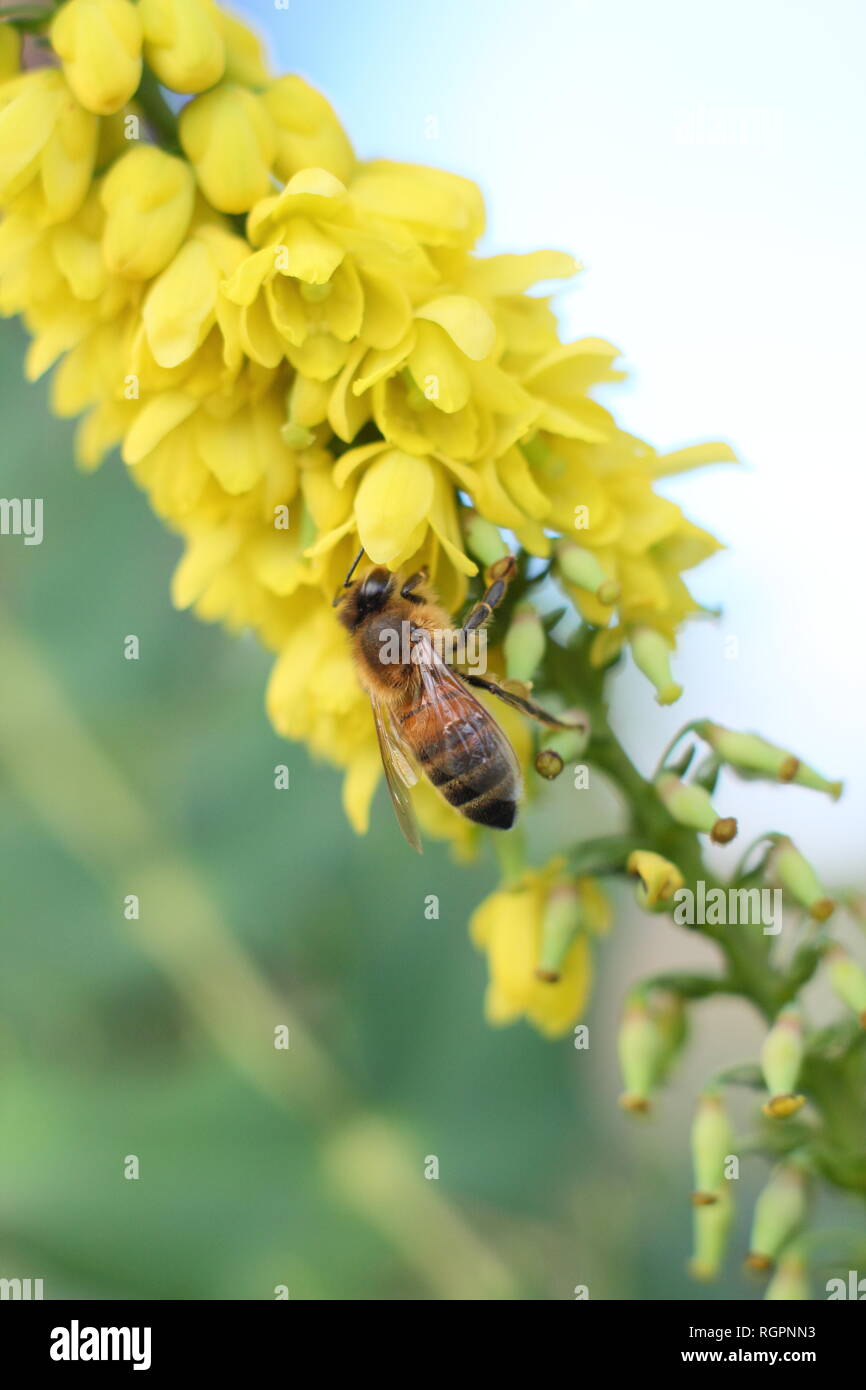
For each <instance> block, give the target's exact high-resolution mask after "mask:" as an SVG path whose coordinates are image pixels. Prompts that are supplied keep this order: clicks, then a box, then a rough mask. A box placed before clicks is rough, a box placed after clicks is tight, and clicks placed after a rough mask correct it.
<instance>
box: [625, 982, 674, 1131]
mask: <svg viewBox="0 0 866 1390" xmlns="http://www.w3.org/2000/svg"><path fill="white" fill-rule="evenodd" d="M685 1030H686V1020H685V1010H684V1008H683V1004H682V1000H681V999H680V998H679V996H678V995H675V994H672V993H670V992H667V991H666V992H664V993H663V994H662V993H659V994H657V995H655V996H653V997H652V998H647V997H645V996H644V995H643V994H640V993H638V994H634V995H632V997H631V999H630V1000H629V1001H628V1003H627V1005H626V1010H625V1015H624V1017H623V1021H622V1023H621V1025H620V1030H619V1038H618V1040H617V1047H618V1050H619V1064H620V1070H621V1071H622V1078H623V1083H624V1086H625V1090H624V1092H623V1094H622V1096H621V1097H620V1105H621V1106H622V1108H623V1110H630V1111H633V1112H636V1113H640V1114H643V1113H645V1112H646V1111H647V1110H649V1108H650V1097H651V1096H652V1094H653V1092H654V1091H655V1090H656V1089H657V1087H658V1086H659V1085H660V1083H661V1082H662V1081H663V1080H664V1078H665V1075H666V1074H667V1072H668V1071H669V1070H670V1067H671V1064H672V1062H673V1061H674V1058H675V1057H676V1055H677V1053H678V1052H679V1050H680V1047H681V1046H682V1043H683V1040H684V1038H685Z"/></svg>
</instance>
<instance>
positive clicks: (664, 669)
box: [629, 627, 683, 705]
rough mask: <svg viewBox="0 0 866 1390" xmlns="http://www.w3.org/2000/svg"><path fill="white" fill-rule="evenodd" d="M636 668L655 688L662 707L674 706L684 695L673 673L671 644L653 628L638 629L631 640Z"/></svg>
mask: <svg viewBox="0 0 866 1390" xmlns="http://www.w3.org/2000/svg"><path fill="white" fill-rule="evenodd" d="M629 645H630V646H631V652H632V656H633V657H634V663H635V666H637V668H638V670H639V671H641V672H642V673H643V674H644V675H645V676H646V678H647V680H648V681H650V682H651V684H652V685H654V686H655V691H656V700H657V702H658V703H659V704H660V705H672V704H674V703H675V701H677V700H678V699H679V698H680V696H681V695H682V693H683V688H682V686H681V685H677V683H676V681H675V680H674V678H673V673H672V671H671V644H670V642H668V641H667V639H666V638H664V637H662V635H661V633H660V632H656V631H655V629H654V628H651V627H639V628H636V629H635V631H634V632H633V633H632V635H631V637H630V639H629Z"/></svg>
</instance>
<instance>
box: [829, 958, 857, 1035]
mask: <svg viewBox="0 0 866 1390" xmlns="http://www.w3.org/2000/svg"><path fill="white" fill-rule="evenodd" d="M826 959H827V961H828V963H829V972H828V973H829V977H830V986H831V988H832V990H833V992H834V993H835V994H836V996H837V998H839V999H841V1001H842V1003H843V1004H845V1005H847V1007H848V1008H849V1009H852V1010H853V1011H854V1013H855V1014H857V1016H858V1018H859V1020H860V1027H861V1028H866V970H864V969H863V967H862V965H860V964H859V963H858V962H857V961H856V960H852V958H851V956H849V954H848V952H847V951H846V950H845V948H844V947H843V946H833V947H832V948H831V949H830V950H829V951H828V952H827V956H826Z"/></svg>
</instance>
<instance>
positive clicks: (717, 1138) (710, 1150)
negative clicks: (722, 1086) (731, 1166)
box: [692, 1091, 733, 1206]
mask: <svg viewBox="0 0 866 1390" xmlns="http://www.w3.org/2000/svg"><path fill="white" fill-rule="evenodd" d="M732 1144H733V1132H732V1130H731V1122H730V1120H729V1119H728V1112H727V1109H726V1108H725V1102H724V1098H723V1097H722V1096H721V1094H720V1093H719V1092H718V1091H706V1092H705V1093H704V1094H703V1095H702V1096H700V1097H699V1098H698V1108H697V1111H696V1113H695V1119H694V1123H693V1125H692V1161H693V1163H694V1174H695V1192H694V1196H693V1197H692V1201H693V1202H694V1204H695V1206H702V1205H703V1206H706V1205H708V1204H709V1203H711V1202H717V1201H718V1200H719V1195H720V1193H721V1192H722V1189H723V1186H724V1184H725V1181H726V1179H725V1162H726V1160H727V1158H728V1155H729V1154H730V1152H731V1145H732Z"/></svg>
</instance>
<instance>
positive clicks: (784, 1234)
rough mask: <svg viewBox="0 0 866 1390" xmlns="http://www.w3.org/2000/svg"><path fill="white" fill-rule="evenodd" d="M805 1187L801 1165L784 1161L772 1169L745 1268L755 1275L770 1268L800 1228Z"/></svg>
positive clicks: (760, 1199)
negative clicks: (752, 1271) (753, 1271)
mask: <svg viewBox="0 0 866 1390" xmlns="http://www.w3.org/2000/svg"><path fill="white" fill-rule="evenodd" d="M807 1201H808V1184H807V1175H806V1171H805V1169H804V1168H803V1166H802V1165H801V1164H800V1163H797V1162H794V1161H790V1160H789V1161H787V1162H785V1163H781V1164H780V1165H779V1166H778V1167H777V1168H775V1169H774V1170H773V1172H772V1173H771V1175H770V1180H769V1182H768V1183H767V1185H766V1187H765V1188H764V1189H763V1191H762V1192H761V1193H760V1195H759V1196H758V1200H757V1201H756V1203H755V1212H754V1216H753V1218H752V1234H751V1239H750V1242H749V1255H748V1258H747V1260H746V1265H747V1267H748V1268H749V1269H752V1270H755V1271H756V1272H758V1273H761V1272H764V1271H766V1270H768V1269H771V1268H772V1266H773V1264H774V1263H775V1261H776V1259H777V1258H778V1256H779V1253H780V1251H781V1250H782V1248H783V1247H784V1246H785V1245H787V1243H788V1241H789V1240H790V1239H791V1238H792V1236H795V1235H796V1234H797V1232H798V1231H799V1229H800V1227H801V1226H802V1224H803V1222H804V1220H805V1218H806V1211H807Z"/></svg>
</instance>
